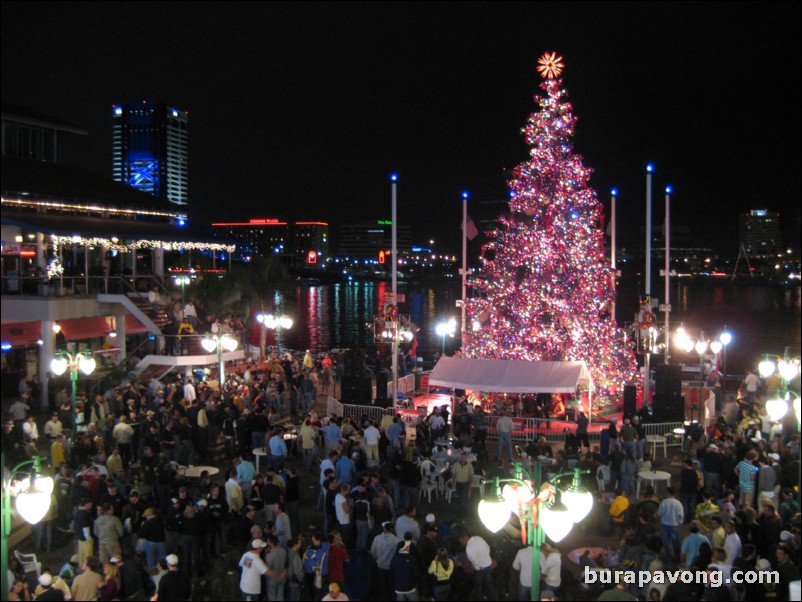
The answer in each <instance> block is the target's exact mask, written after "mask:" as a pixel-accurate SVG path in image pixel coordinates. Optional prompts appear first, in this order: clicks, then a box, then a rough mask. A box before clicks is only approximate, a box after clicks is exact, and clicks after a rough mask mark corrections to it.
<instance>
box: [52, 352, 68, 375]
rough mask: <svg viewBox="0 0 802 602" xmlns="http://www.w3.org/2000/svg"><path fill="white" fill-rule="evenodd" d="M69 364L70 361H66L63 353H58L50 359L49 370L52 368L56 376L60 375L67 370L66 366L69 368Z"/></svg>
mask: <svg viewBox="0 0 802 602" xmlns="http://www.w3.org/2000/svg"><path fill="white" fill-rule="evenodd" d="M69 366H70V363H69V362H68V361H67V358H66V357H64V356H63V355H59V356H57V357H54V358H53V359H52V360H50V370H52V372H53V374H55V375H56V376H61V375H62V374H64V373H65V372H66V371H67V368H69Z"/></svg>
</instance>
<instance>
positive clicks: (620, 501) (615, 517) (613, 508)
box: [610, 489, 629, 536]
mask: <svg viewBox="0 0 802 602" xmlns="http://www.w3.org/2000/svg"><path fill="white" fill-rule="evenodd" d="M627 510H629V498H627V496H625V495H624V492H623V490H622V489H617V490H616V492H615V499H614V500H613V503H612V504H610V523H611V526H615V527H616V528H617V529H618V536H621V535H622V534H623V531H624V520H625V518H626V514H627Z"/></svg>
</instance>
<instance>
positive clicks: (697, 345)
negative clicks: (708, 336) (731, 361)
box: [674, 326, 732, 355]
mask: <svg viewBox="0 0 802 602" xmlns="http://www.w3.org/2000/svg"><path fill="white" fill-rule="evenodd" d="M731 342H732V334H730V333H729V332H727V331H726V330H725V331H724V332H722V333H721V335H720V336H719V338H718V340H712V341H706V340H705V339H704V338H700V339H696V340H694V339H693V337H691V336H690V335H689V334H688V333H687V331H686V330H685V327H684V326H680V327H679V328H677V332H676V334H675V335H674V344H675V345H676V346H677V347H679V348H680V349H683V350H684V351H686V352H687V353H691V352H692V351H694V350H695V351H696V353H698V354H699V355H702V354H703V353H705V352H706V351H707V350H708V348H710V351H712V352H713V353H715V354H716V355H718V354H719V353H721V350H722V349H724V347H726V346H727V345H729V344H730V343H731Z"/></svg>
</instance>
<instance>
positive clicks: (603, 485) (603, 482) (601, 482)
mask: <svg viewBox="0 0 802 602" xmlns="http://www.w3.org/2000/svg"><path fill="white" fill-rule="evenodd" d="M604 475H605V473H604V471H603V470H602V467H601V466H599V467H598V468H597V469H596V484H597V485H598V486H599V492H600V493H604V492H605V491H607V488H608V487H609V485H610V481H609V480H608V479H605V478H604Z"/></svg>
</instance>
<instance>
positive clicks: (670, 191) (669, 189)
mask: <svg viewBox="0 0 802 602" xmlns="http://www.w3.org/2000/svg"><path fill="white" fill-rule="evenodd" d="M672 192H674V188H673V187H672V186H671V185H668V186H666V194H671V193H672Z"/></svg>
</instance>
